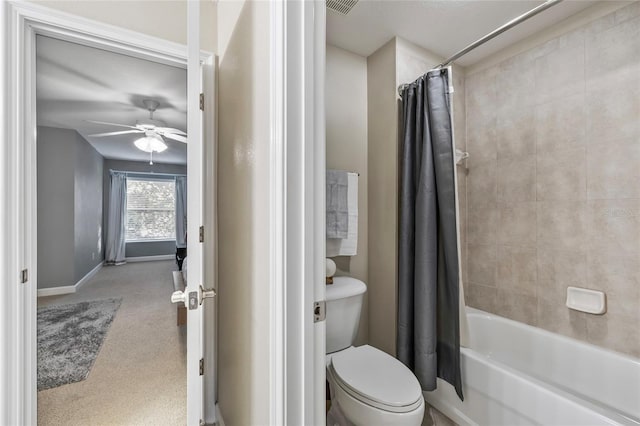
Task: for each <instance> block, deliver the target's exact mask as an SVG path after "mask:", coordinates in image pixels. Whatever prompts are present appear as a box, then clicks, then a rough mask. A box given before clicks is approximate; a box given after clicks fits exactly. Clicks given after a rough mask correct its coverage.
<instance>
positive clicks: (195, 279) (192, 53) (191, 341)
mask: <svg viewBox="0 0 640 426" xmlns="http://www.w3.org/2000/svg"><path fill="white" fill-rule="evenodd" d="M199 8H200V5H199V2H187V31H188V34H187V45H188V60H187V103H188V107H187V134H188V137H187V138H188V139H187V258H186V263H187V271H188V274H187V281H186V288H185V291H184V292H180V291H177V292H175V293H174V294H173V295H172V296H171V301H172V302H174V303H184V305H185V306H186V308H187V312H188V313H187V425H189V426H191V425H193V426H197V425H199V424H200V423H201V422H203V421H204V419H205V412H204V406H205V400H204V395H205V389H204V368H205V365H209V366H211V365H213V362H212V358H213V353H212V351H211V350H207V351H206V353H205V347H206V348H207V349H210V348H211V343H212V341H211V340H210V339H211V338H212V336H210V335H207V336H205V334H204V331H205V327H204V321H203V318H204V316H205V309H208V310H212V309H213V303H212V301H207V300H206V299H210V298H213V297H214V296H215V292H214V290H213V288H212V287H213V283H212V282H210V283H206V282H205V274H204V244H203V243H202V242H203V236H204V228H201V227H203V226H204V219H205V215H204V206H205V200H204V189H205V182H204V175H205V164H204V159H205V155H204V142H203V140H204V138H205V137H209V138H210V137H211V136H212V132H213V128H212V126H211V125H207V126H206V130H207V134H205V131H204V129H205V126H203V124H205V123H203V114H202V110H201V107H200V93H202V91H203V80H204V79H205V78H212V75H211V74H212V61H207V62H205V63H204V64H203V65H201V62H200V28H199V23H200V17H199V15H200V10H199ZM207 71H209V72H207ZM203 73H204V75H203ZM207 83H209V84H206V85H205V86H207V87H211V85H210V84H212V82H207ZM210 95H212V93H210ZM207 117H211V118H207V120H212V119H213V115H207ZM207 124H209V123H207ZM206 166H207V167H213V164H207V165H206ZM211 175H213V174H211ZM209 235H211V234H210V233H209ZM211 247H214V245H211ZM207 255H208V256H212V258H215V254H214V253H213V252H212V251H211V250H208V253H207ZM207 278H208V279H209V280H212V277H207ZM207 317H211V315H207ZM207 334H209V333H207ZM205 356H206V358H211V359H205ZM214 382H215V380H214ZM207 405H209V404H207Z"/></svg>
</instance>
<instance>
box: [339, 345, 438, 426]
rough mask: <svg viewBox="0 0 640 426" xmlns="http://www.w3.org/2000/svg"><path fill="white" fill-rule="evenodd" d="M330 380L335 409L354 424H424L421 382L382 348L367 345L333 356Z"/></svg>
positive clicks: (351, 348)
mask: <svg viewBox="0 0 640 426" xmlns="http://www.w3.org/2000/svg"><path fill="white" fill-rule="evenodd" d="M327 378H328V380H329V386H330V391H331V403H332V406H333V404H336V405H337V406H338V407H339V408H338V410H340V411H341V414H342V416H343V417H344V418H346V419H347V420H348V421H349V423H351V424H354V425H363V426H364V425H406V426H413V425H416V426H417V425H420V424H421V423H422V418H423V416H424V410H425V403H424V399H423V398H422V390H421V389H420V384H419V383H418V380H417V379H416V378H415V376H414V375H413V373H412V372H411V371H410V370H409V369H408V368H407V367H405V366H404V365H403V364H402V363H401V362H399V361H398V360H396V359H395V358H393V357H391V356H389V355H387V354H386V353H384V352H382V351H381V350H379V349H376V348H374V347H371V346H368V345H364V346H359V347H350V348H348V349H345V350H343V351H340V352H338V353H334V354H332V356H331V357H330V359H329V362H328V364H327ZM338 417H340V416H338ZM329 423H330V421H328V422H327V425H329ZM338 424H340V426H344V425H343V424H341V423H340V422H338ZM331 426H335V425H333V424H332V425H331Z"/></svg>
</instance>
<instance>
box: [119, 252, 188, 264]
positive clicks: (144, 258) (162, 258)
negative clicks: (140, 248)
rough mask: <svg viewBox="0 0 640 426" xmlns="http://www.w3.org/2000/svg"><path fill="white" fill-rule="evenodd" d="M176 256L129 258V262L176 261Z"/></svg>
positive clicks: (162, 255) (161, 255)
mask: <svg viewBox="0 0 640 426" xmlns="http://www.w3.org/2000/svg"><path fill="white" fill-rule="evenodd" d="M175 258H176V255H175V254H160V255H157V256H138V257H127V259H126V261H127V262H132V263H133V262H155V261H158V260H175Z"/></svg>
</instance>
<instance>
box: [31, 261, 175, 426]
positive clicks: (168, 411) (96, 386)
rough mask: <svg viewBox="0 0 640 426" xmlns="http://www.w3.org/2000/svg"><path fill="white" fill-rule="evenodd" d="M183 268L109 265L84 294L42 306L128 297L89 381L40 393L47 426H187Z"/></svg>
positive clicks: (51, 300) (149, 264)
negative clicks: (174, 295)
mask: <svg viewBox="0 0 640 426" xmlns="http://www.w3.org/2000/svg"><path fill="white" fill-rule="evenodd" d="M174 269H175V262H173V261H162V262H140V263H129V264H126V265H123V266H105V267H103V268H102V269H101V270H100V271H99V272H98V273H97V274H96V275H95V276H94V277H93V278H92V279H91V280H90V281H89V282H87V283H86V284H85V285H84V286H83V287H82V288H81V289H80V291H79V292H78V293H74V294H67V295H62V296H51V297H40V298H38V306H45V305H48V304H54V303H55V304H64V303H72V302H78V301H82V300H94V299H103V298H110V297H122V305H121V307H120V309H119V310H118V312H117V314H116V317H115V320H114V321H113V323H112V324H111V327H110V329H109V332H108V334H107V337H106V339H105V341H104V344H103V346H102V349H101V350H100V353H99V354H98V357H97V359H96V362H95V364H94V366H93V368H92V369H91V372H90V373H89V377H88V378H87V380H84V381H81V382H78V383H72V384H68V385H64V386H60V387H58V388H54V389H48V390H44V391H41V392H38V423H39V424H40V425H65V426H66V425H174V424H175V425H183V424H184V423H185V421H186V327H181V328H179V327H177V326H176V308H175V305H173V304H171V302H170V300H169V297H170V296H171V292H172V291H173V281H172V275H171V271H172V270H174Z"/></svg>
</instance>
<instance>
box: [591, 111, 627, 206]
mask: <svg viewBox="0 0 640 426" xmlns="http://www.w3.org/2000/svg"><path fill="white" fill-rule="evenodd" d="M637 117H640V111H639V115H638V116H637ZM635 120H636V121H638V122H640V119H638V118H635ZM638 182H640V137H638V138H631V139H627V140H623V141H618V142H616V143H613V142H608V143H604V144H597V145H590V146H589V148H588V149H587V197H588V198H589V199H590V200H594V199H615V198H640V185H639V184H638Z"/></svg>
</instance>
